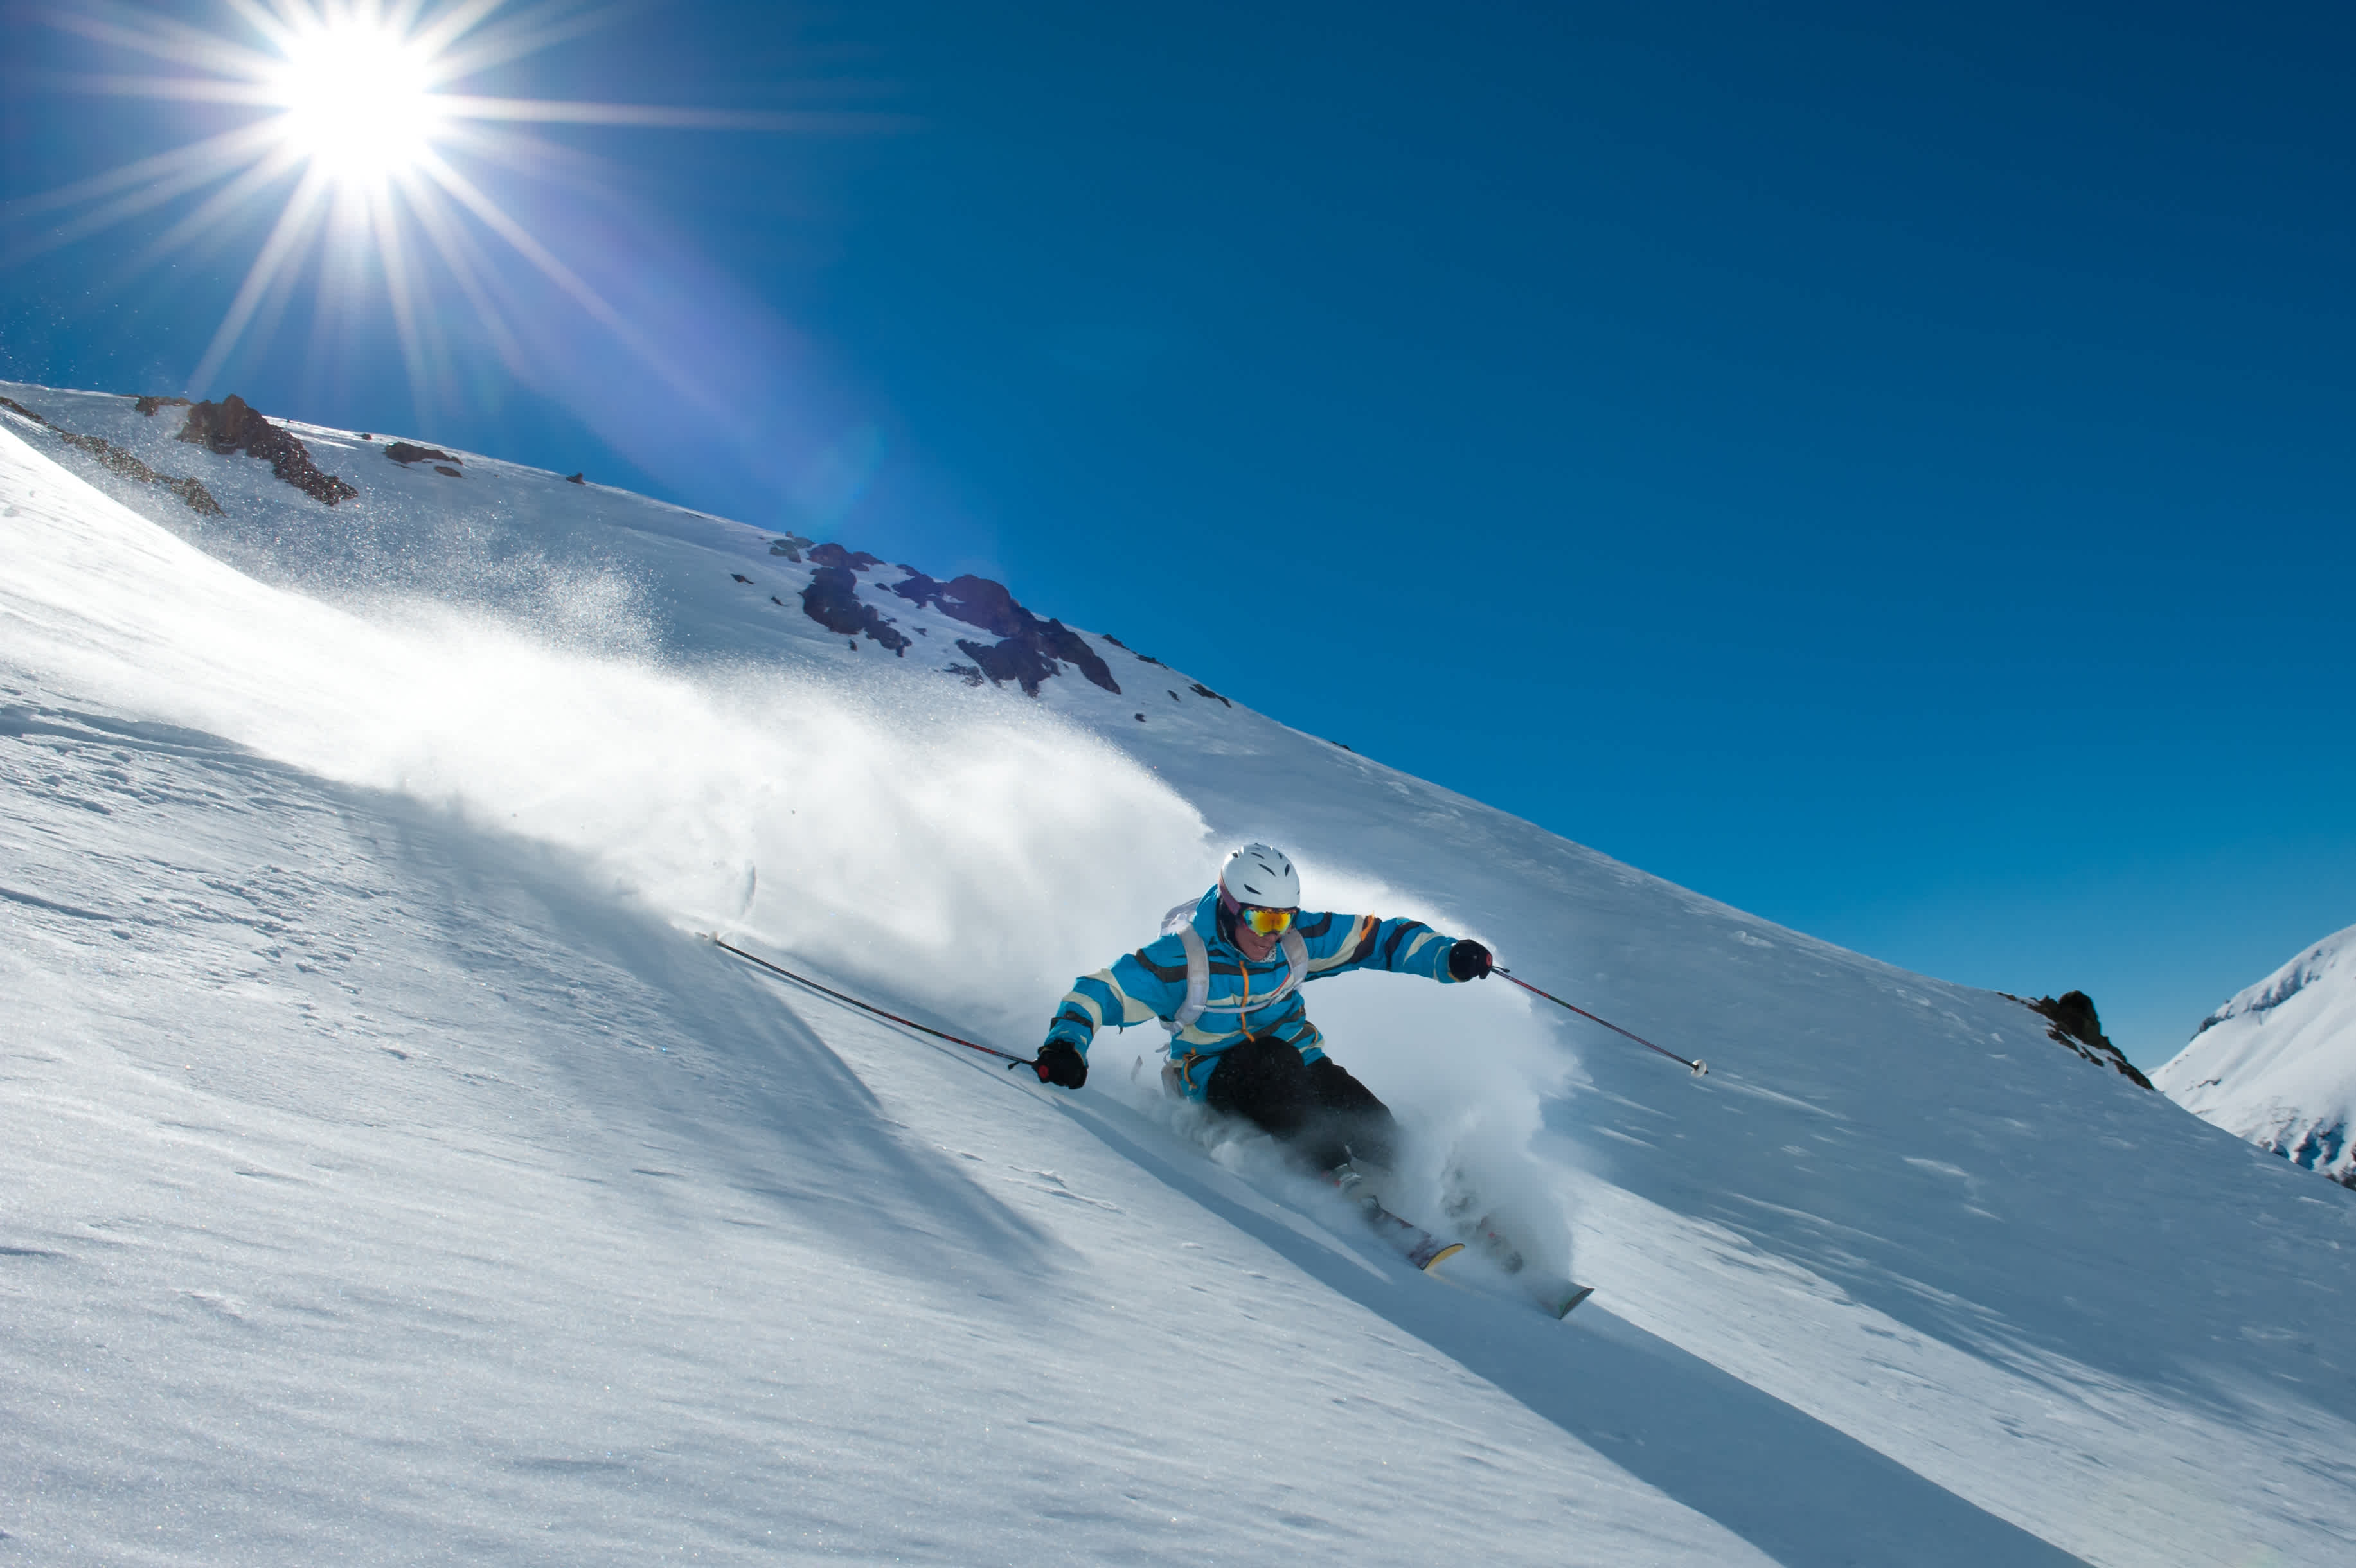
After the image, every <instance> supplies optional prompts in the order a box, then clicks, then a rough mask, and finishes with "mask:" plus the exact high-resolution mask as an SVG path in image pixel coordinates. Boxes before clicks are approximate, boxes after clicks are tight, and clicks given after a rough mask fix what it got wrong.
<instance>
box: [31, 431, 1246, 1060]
mask: <svg viewBox="0 0 2356 1568" xmlns="http://www.w3.org/2000/svg"><path fill="white" fill-rule="evenodd" d="M9 455H10V456H11V457H13V459H14V460H15V462H16V464H24V465H39V466H40V467H47V468H49V472H48V474H46V475H39V476H38V477H37V478H35V477H34V476H32V475H27V479H28V481H30V485H31V488H32V490H33V492H34V496H33V499H32V500H31V501H30V502H29V503H28V504H27V505H25V506H23V507H20V508H19V512H20V515H19V516H17V517H13V518H11V519H10V524H9V526H10V528H12V529H13V530H16V532H18V533H19V534H20V535H22V536H23V538H22V540H21V543H22V544H23V546H24V547H25V548H20V549H16V550H15V551H13V552H12V553H13V554H14V556H15V557H16V560H17V561H18V562H19V563H20V566H19V567H18V568H17V569H14V570H12V571H11V572H10V574H9V576H8V579H7V581H5V584H0V617H5V620H6V621H7V622H8V623H10V631H11V635H10V638H9V641H10V644H11V645H12V647H14V648H15V649H16V651H17V656H18V657H19V658H20V659H24V660H28V661H29V662H30V664H31V665H33V666H34V667H36V668H37V669H38V670H40V671H41V672H42V673H44V674H47V675H48V676H50V677H54V678H55V679H56V680H57V681H58V682H59V683H60V684H61V685H62V686H64V687H65V688H68V689H72V690H76V691H79V692H81V693H84V694H87V695H88V696H89V697H91V698H93V699H102V700H104V701H107V702H110V703H112V704H115V705H118V706H119V707H120V708H121V709H123V711H125V712H127V713H132V714H137V715H141V716H144V717H147V718H152V719H155V720H163V721H166V722H169V723H172V724H177V725H182V726H186V727H188V728H192V729H197V730H201V731H207V732H209V733H212V734H215V735H219V736H221V737H223V738H226V739H228V740H231V741H236V742H237V743H239V744H241V745H243V746H246V747H249V748H252V750H254V751H256V752H260V753H262V754H263V755H266V756H269V757H272V758H274V759H277V760H280V761H283V762H286V763H292V764H294V765H296V766H298V767H301V768H304V769H306V770H309V771H312V772H314V773H319V774H321V775H323V776H325V777H327V778H331V779H335V780H337V781H339V782H342V783H347V784H359V785H364V786H369V787H374V788H380V789H385V790H391V791H398V792H400V793H402V794H405V795H411V796H414V797H416V798H419V799H422V800H424V801H427V802H429V803H432V804H434V805H439V806H442V807H444V808H446V809H448V810H450V811H453V812H455V813H458V814H460V815H462V816H465V817H466V818H468V819H469V820H470V821H473V822H476V823H477V824H479V825H481V826H485V827H492V828H496V829H499V830H502V831H507V832H511V833H515V834H518V835H521V836H523V837H528V838H530V839H534V840H537V841H540V842H541V843H545V844H548V845H551V846H553V847H555V848H559V849H561V850H563V851H566V852H569V853H570V854H573V855H575V856H577V857H579V858H580V859H581V860H582V861H583V862H584V864H585V865H586V866H587V867H588V868H590V869H592V870H594V873H595V874H597V875H598V876H600V877H603V878H605V879H608V880H610V882H611V884H612V886H613V887H614V889H615V890H616V891H617V892H618V893H621V894H623V895H626V896H630V897H635V898H638V899H641V900H644V901H647V902H648V903H649V904H651V905H653V906H654V907H655V908H657V909H659V910H660V911H662V912H664V913H665V914H666V915H668V916H669V917H670V918H671V919H672V920H673V921H674V922H675V923H678V924H680V925H681V926H683V927H689V928H692V929H696V930H703V931H710V930H713V929H715V928H719V927H725V928H726V929H728V930H729V931H731V932H733V933H736V934H737V935H739V936H740V937H745V938H750V939H752V940H754V941H755V942H758V943H761V944H767V945H770V946H772V947H774V948H776V949H778V950H781V951H784V952H787V953H791V954H796V955H800V956H802V957H803V958H805V959H807V960H809V961H810V962H813V963H816V964H819V965H822V966H825V967H828V968H830V969H831V970H832V971H833V972H835V973H837V974H840V975H843V976H862V977H865V978H867V979H870V980H871V981H873V982H875V983H876V984H878V985H880V986H882V987H883V988H884V989H885V990H886V991H887V992H888V993H890V994H894V995H897V996H901V997H916V998H921V999H922V1000H923V1001H924V1002H926V1004H928V1005H930V1006H933V1007H934V1008H937V1009H938V1010H940V1011H941V1012H942V1013H943V1014H944V1015H945V1016H948V1017H951V1018H957V1019H965V1020H969V1021H971V1022H974V1023H976V1024H977V1025H978V1026H979V1027H988V1028H991V1029H995V1030H998V1031H1000V1032H1001V1033H1003V1032H1006V1031H1010V1030H1018V1029H1019V1030H1021V1031H1022V1032H1021V1033H1018V1034H1015V1035H1014V1036H1013V1037H1012V1038H1013V1040H1014V1041H1015V1042H1016V1043H1019V1044H1023V1045H1027V1044H1028V1043H1030V1040H1029V1036H1030V1035H1032V1034H1034V1033H1035V1032H1036V1031H1037V1029H1039V1028H1041V1027H1042V1026H1043V1025H1044V1019H1045V1017H1046V1014H1047V1012H1048V1010H1049V1009H1050V1008H1051V1007H1052V1005H1053V999H1054V997H1055V996H1058V995H1060V994H1061V991H1062V988H1063V987H1064V986H1065V985H1066V983H1068V981H1069V978H1070V976H1072V975H1073V974H1075V973H1076V972H1078V971H1079V970H1081V969H1084V968H1094V967H1096V966H1098V965H1099V964H1101V963H1102V962H1103V961H1104V956H1105V955H1103V954H1101V953H1099V952H1098V948H1099V947H1100V946H1101V945H1102V938H1101V934H1100V933H1104V932H1107V931H1150V930H1151V928H1152V922H1153V920H1154V919H1155V917H1156V916H1158V914H1159V912H1160V911H1161V910H1162V908H1163V907H1164V905H1165V904H1166V892H1165V890H1166V889H1168V888H1169V887H1171V886H1173V885H1174V886H1181V887H1183V886H1186V885H1188V884H1190V883H1194V882H1197V881H1198V880H1199V878H1200V876H1201V873H1202V868H1203V867H1204V866H1205V864H1206V863H1207V861H1208V859H1209V856H1210V850H1209V848H1208V846H1207V843H1206V839H1205V828H1204V825H1203V823H1202V820H1201V818H1200V817H1199V816H1197V815H1196V814H1195V812H1194V809H1193V808H1192V807H1191V806H1190V805H1187V803H1186V802H1185V801H1183V800H1182V799H1181V798H1179V797H1178V795H1175V794H1174V793H1173V792H1172V791H1171V790H1170V789H1169V788H1167V787H1166V786H1164V785H1163V784H1160V783H1159V782H1158V781H1156V780H1155V779H1154V778H1153V776H1152V774H1151V773H1150V772H1148V771H1147V770H1145V769H1143V768H1141V767H1140V766H1139V765H1138V764H1137V763H1133V762H1131V761H1130V760H1129V759H1127V758H1125V757H1123V756H1121V755H1120V754H1119V752H1115V751H1114V750H1113V749H1112V748H1111V747H1109V746H1108V745H1106V744H1104V743H1103V742H1101V741H1097V740H1095V739H1093V738H1092V737H1089V736H1087V735H1085V734H1083V733H1081V732H1079V731H1076V730H1074V729H1073V728H1071V727H1069V726H1067V725H1065V724H1063V723H1060V722H1058V721H1056V720H1055V719H1054V718H1052V717H1051V716H1048V715H1044V714H1039V713H1032V712H1025V711H1021V710H1001V711H998V712H994V713H989V714H985V715H979V716H978V715H976V714H974V713H973V712H972V711H971V710H970V709H966V710H962V711H961V710H959V709H958V706H957V705H956V704H955V702H954V701H953V694H952V692H951V691H950V690H942V691H940V692H938V693H935V694H929V700H928V699H927V694H925V693H922V692H919V693H916V694H914V695H911V694H909V693H905V692H900V693H894V694H893V695H892V697H891V699H890V700H889V701H888V702H887V701H886V700H884V699H881V698H879V697H878V696H876V695H875V694H873V693H870V692H863V691H862V690H861V689H859V688H856V687H854V686H851V685H849V684H846V683H841V682H834V681H830V680H828V679H827V678H826V677H824V676H823V675H820V674H813V673H805V672H801V671H797V670H792V669H786V668H778V667H754V666H752V665H749V664H745V663H742V662H734V663H727V662H708V663H686V662H680V661H675V660H667V659H666V658H665V657H663V656H661V654H660V653H659V652H654V651H649V652H641V653H637V654H631V653H626V652H619V651H615V650H616V649H617V648H627V647H630V646H633V645H635V646H639V647H643V646H644V645H645V642H646V639H645V638H644V636H643V635H637V632H636V631H634V629H633V627H632V625H631V624H630V623H629V621H628V618H627V617H626V615H623V614H620V613H616V615H615V616H614V617H613V619H614V621H615V623H616V624H614V625H608V626H605V627H603V628H602V633H601V637H600V638H598V639H594V640H593V639H589V638H584V636H583V635H580V631H579V628H578V627H577V626H574V625H565V624H560V625H557V626H554V627H550V626H547V625H545V624H535V622H536V621H539V620H540V619H541V618H540V617H537V616H534V615H532V614H530V613H515V614H501V613H498V611H496V610H494V609H490V608H485V607H482V606H481V605H479V604H477V605H476V606H472V607H464V608H462V607H454V606H452V605H450V604H446V603H433V602H429V601H423V600H417V599H404V600H385V599H377V600H374V601H366V600H348V601H346V602H345V603H326V602H323V601H321V600H319V599H316V598H313V597H310V596H307V595H305V594H303V593H300V592H292V591H289V590H287V589H284V588H280V587H275V586H272V585H270V584H267V583H264V582H262V581H256V580H255V579H254V578H252V577H251V576H248V575H246V574H245V573H243V572H241V571H237V570H235V569H234V568H232V567H230V566H228V565H225V564H223V563H222V562H220V561H219V560H214V559H213V558H211V557H210V556H209V555H206V554H204V553H202V552H201V551H199V550H198V549H194V548H193V547H191V546H189V545H187V544H186V543H184V542H182V541H181V540H179V539H176V538H174V537H173V536H171V535H170V534H168V533H166V531H165V530H163V529H161V528H157V527H156V526H155V525H154V524H152V523H150V522H147V521H145V519H143V518H140V517H136V516H135V515H134V514H132V513H131V512H129V511H127V510H125V509H124V508H123V507H120V506H117V505H115V504H113V503H112V502H110V501H106V500H104V499H103V498H102V497H99V496H94V495H91V494H90V493H89V492H88V491H86V490H82V489H81V487H80V485H79V482H78V481H76V480H74V479H72V478H71V477H70V475H66V474H65V473H64V472H63V471H61V470H56V469H54V468H53V467H50V465H48V464H47V463H46V461H45V460H44V459H42V458H40V457H38V456H37V455H35V454H32V453H29V452H26V451H25V450H24V449H22V448H21V447H18V448H17V450H16V452H15V453H10V454H9ZM77 491H79V492H80V494H79V496H75V497H74V500H73V512H72V515H71V517H69V516H68V514H67V512H66V511H65V510H64V509H63V508H62V507H60V508H59V509H58V510H55V511H51V510H49V509H48V508H47V507H44V506H43V505H42V502H43V501H44V500H49V499H57V500H63V499H65V498H66V497H68V496H72V495H73V493H74V492H77ZM453 559H454V560H455V559H456V558H453ZM572 586H574V587H577V586H578V585H577V584H574V585H572ZM593 586H594V585H593ZM570 597H576V598H578V597H585V598H587V599H588V600H589V602H591V603H606V604H611V605H615V606H625V607H626V605H627V603H628V602H629V598H630V594H629V592H628V591H627V589H626V586H624V587H618V588H616V589H614V590H613V591H612V592H607V593H605V594H597V593H589V594H586V595H571V596H570ZM593 641H602V642H603V644H604V645H605V649H604V651H595V650H594V648H593V646H592V643H593Z"/></svg>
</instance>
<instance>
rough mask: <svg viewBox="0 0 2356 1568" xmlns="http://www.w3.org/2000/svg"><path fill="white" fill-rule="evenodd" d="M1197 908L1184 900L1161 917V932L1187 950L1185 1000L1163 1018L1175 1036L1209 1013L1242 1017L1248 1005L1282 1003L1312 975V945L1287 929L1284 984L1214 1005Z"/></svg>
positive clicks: (1208, 954) (1208, 957)
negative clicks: (1246, 998) (1196, 920)
mask: <svg viewBox="0 0 2356 1568" xmlns="http://www.w3.org/2000/svg"><path fill="white" fill-rule="evenodd" d="M1194 908H1195V906H1194V904H1192V903H1183V904H1180V905H1178V906H1177V907H1176V908H1175V909H1173V910H1172V911H1171V912H1169V913H1168V914H1165V915H1163V916H1162V934H1163V935H1165V936H1172V935H1174V936H1176V937H1177V938H1178V940H1179V942H1180V943H1181V944H1183V946H1184V947H1185V949H1186V999H1185V1000H1184V1001H1183V1002H1181V1003H1179V1004H1178V1010H1177V1011H1176V1012H1174V1013H1173V1014H1171V1015H1170V1017H1169V1018H1167V1019H1164V1020H1162V1027H1163V1028H1165V1029H1168V1030H1169V1031H1170V1032H1171V1034H1173V1036H1174V1035H1176V1034H1177V1033H1178V1031H1179V1030H1181V1029H1184V1028H1186V1027H1187V1026H1188V1025H1189V1024H1191V1023H1193V1022H1194V1020H1195V1019H1199V1018H1201V1017H1202V1016H1203V1015H1204V1014H1205V1013H1206V1012H1213V1013H1233V1014H1235V1015H1236V1017H1237V1021H1238V1022H1240V1021H1241V1020H1242V1016H1243V1012H1244V1009H1245V1008H1246V1007H1254V1008H1264V1007H1267V1006H1268V1005H1269V1003H1271V1002H1280V1001H1282V1000H1284V998H1285V997H1289V996H1290V995H1292V993H1293V992H1295V991H1297V990H1299V989H1300V988H1301V982H1302V981H1303V980H1306V979H1307V978H1308V977H1309V944H1307V943H1305V942H1303V941H1301V933H1299V932H1297V931H1288V932H1286V933H1284V935H1283V936H1282V937H1281V938H1280V939H1279V942H1280V945H1281V947H1282V948H1283V950H1284V966H1285V970H1286V973H1285V976H1284V983H1283V984H1282V985H1280V986H1279V987H1277V988H1276V989H1275V990H1273V991H1270V992H1269V994H1268V995H1267V996H1265V997H1252V998H1251V999H1250V1000H1249V1001H1248V1002H1243V1001H1235V1002H1222V1003H1220V1004H1219V1005H1218V1006H1216V1007H1213V1006H1211V950H1210V948H1209V947H1208V946H1207V945H1205V943H1204V941H1203V933H1201V932H1199V931H1196V930H1195V929H1194Z"/></svg>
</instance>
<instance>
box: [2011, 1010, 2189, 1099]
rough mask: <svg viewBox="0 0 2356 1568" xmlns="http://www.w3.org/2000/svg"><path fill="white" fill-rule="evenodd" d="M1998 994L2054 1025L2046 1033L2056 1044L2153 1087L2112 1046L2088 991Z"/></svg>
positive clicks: (2123, 1075) (2148, 1086) (2124, 1053)
mask: <svg viewBox="0 0 2356 1568" xmlns="http://www.w3.org/2000/svg"><path fill="white" fill-rule="evenodd" d="M1997 995H1998V996H2000V997H2008V998H2009V999H2010V1000H2012V1001H2016V1002H2019V1004H2020V1005H2021V1006H2022V1007H2024V1008H2028V1009H2029V1011H2030V1012H2033V1013H2037V1014H2040V1015H2041V1016H2042V1017H2043V1018H2044V1019H2046V1020H2047V1021H2048V1023H2049V1024H2050V1026H2051V1027H2049V1028H2048V1029H2046V1031H2045V1033H2046V1035H2047V1037H2048V1038H2049V1039H2051V1040H2052V1041H2053V1042H2054V1043H2055V1044H2057V1045H2066V1046H2068V1047H2069V1048H2070V1049H2071V1050H2072V1051H2076V1052H2077V1053H2078V1054H2079V1055H2081V1056H2083V1057H2084V1058H2085V1059H2086V1060H2087V1061H2091V1062H2094V1064H2095V1065H2097V1066H2100V1067H2109V1068H2112V1069H2114V1070H2115V1071H2116V1072H2118V1073H2119V1074H2120V1076H2122V1077H2125V1078H2129V1079H2132V1080H2134V1081H2135V1082H2136V1083H2139V1084H2141V1085H2142V1086H2143V1087H2144V1088H2146V1089H2148V1088H2150V1087H2151V1080H2150V1079H2148V1078H2147V1077H2145V1076H2144V1075H2143V1074H2142V1073H2141V1072H2138V1071H2136V1064H2135V1063H2134V1062H2132V1061H2128V1060H2127V1055H2126V1051H2121V1050H2120V1049H2119V1048H2118V1047H2117V1046H2115V1045H2113V1044H2112V1043H2111V1037H2110V1036H2108V1035H2106V1034H2104V1032H2103V1020H2102V1019H2101V1018H2100V1017H2099V1016H2098V1015H2097V1014H2096V1013H2095V1011H2094V998H2093V997H2089V996H2088V995H2086V993H2085V992H2083V991H2064V992H2063V993H2062V994H2061V997H2060V998H2059V999H2056V998H2054V997H2038V998H2037V1000H2035V1001H2033V1002H2032V1001H2030V1000H2029V998H2028V997H2015V996H2013V994H2012V993H2011V992H2010V991H1998V992H1997Z"/></svg>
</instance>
